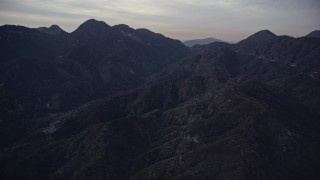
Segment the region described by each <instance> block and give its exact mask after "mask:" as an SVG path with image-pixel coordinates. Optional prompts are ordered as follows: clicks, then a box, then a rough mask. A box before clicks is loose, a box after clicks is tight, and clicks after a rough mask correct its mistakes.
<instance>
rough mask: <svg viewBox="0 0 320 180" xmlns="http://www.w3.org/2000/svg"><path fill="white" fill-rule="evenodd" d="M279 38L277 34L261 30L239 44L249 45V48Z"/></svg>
mask: <svg viewBox="0 0 320 180" xmlns="http://www.w3.org/2000/svg"><path fill="white" fill-rule="evenodd" d="M275 37H277V35H276V34H274V33H273V32H271V31H269V30H261V31H258V32H256V33H254V34H253V35H251V36H249V37H248V38H247V39H244V40H242V41H240V42H239V44H247V45H249V46H251V45H255V44H259V43H261V42H265V41H268V40H270V39H273V38H275Z"/></svg>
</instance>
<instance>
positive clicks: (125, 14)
mask: <svg viewBox="0 0 320 180" xmlns="http://www.w3.org/2000/svg"><path fill="white" fill-rule="evenodd" d="M319 17H320V0H139V1H138V0H0V25H3V24H19V25H24V26H28V27H39V26H50V25H52V24H58V25H59V26H60V27H62V28H63V29H64V30H66V31H69V32H71V31H73V30H75V29H76V28H77V27H78V26H79V25H80V24H81V23H83V22H84V21H85V20H87V19H90V18H95V19H97V20H102V21H105V22H106V23H108V24H109V25H115V24H128V25H129V26H131V27H133V28H140V27H143V28H148V29H150V30H152V31H155V32H159V33H162V34H164V35H166V36H169V37H172V38H176V39H181V40H186V39H193V38H203V37H215V38H219V39H223V40H227V41H238V40H241V39H243V38H245V37H246V36H248V35H250V34H252V33H254V32H256V31H259V30H262V29H269V30H271V31H273V32H274V33H276V34H278V35H282V34H287V35H291V36H295V37H298V36H303V35H305V34H307V33H309V32H311V31H313V30H315V29H320V21H319Z"/></svg>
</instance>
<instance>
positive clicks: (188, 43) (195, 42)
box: [183, 38, 224, 47]
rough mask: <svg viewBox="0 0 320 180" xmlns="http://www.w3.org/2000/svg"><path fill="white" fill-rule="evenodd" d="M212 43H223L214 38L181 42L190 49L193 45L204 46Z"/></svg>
mask: <svg viewBox="0 0 320 180" xmlns="http://www.w3.org/2000/svg"><path fill="white" fill-rule="evenodd" d="M213 42H224V41H222V40H220V39H216V38H204V39H192V40H187V41H183V44H184V45H186V46H188V47H192V46H195V45H206V44H210V43H213Z"/></svg>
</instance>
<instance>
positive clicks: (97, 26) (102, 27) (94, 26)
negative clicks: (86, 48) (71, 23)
mask: <svg viewBox="0 0 320 180" xmlns="http://www.w3.org/2000/svg"><path fill="white" fill-rule="evenodd" d="M110 28H111V27H110V26H109V25H108V24H107V23H105V22H103V21H97V20H95V19H89V20H87V21H85V22H84V23H82V24H81V25H80V26H79V27H78V28H77V29H76V30H75V31H73V32H72V34H75V35H79V34H84V35H95V34H101V33H105V32H107V31H108V30H109V29H110Z"/></svg>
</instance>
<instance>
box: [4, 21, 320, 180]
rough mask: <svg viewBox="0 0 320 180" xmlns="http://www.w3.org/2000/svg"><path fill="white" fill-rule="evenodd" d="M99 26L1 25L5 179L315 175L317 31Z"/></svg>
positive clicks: (318, 147)
mask: <svg viewBox="0 0 320 180" xmlns="http://www.w3.org/2000/svg"><path fill="white" fill-rule="evenodd" d="M98 24H99V23H98ZM101 25H102V26H103V27H102V28H101V29H104V30H102V33H101V34H100V33H99V34H91V32H90V33H88V34H87V35H89V36H90V37H87V36H86V35H85V37H82V36H83V34H82V33H76V35H75V34H73V35H72V34H69V35H68V34H67V35H55V36H52V35H49V34H46V33H42V32H39V31H36V30H34V29H28V28H27V29H25V28H18V29H16V30H15V31H12V30H14V29H15V28H13V27H10V28H13V29H10V28H9V29H10V31H7V30H6V28H8V27H5V28H4V27H0V46H1V49H2V50H3V49H5V50H6V53H5V54H4V53H2V54H1V56H3V57H6V58H3V60H2V61H0V63H1V66H0V73H1V74H0V103H1V104H0V105H1V107H5V108H4V109H0V176H1V178H2V179H5V180H6V179H24V180H25V179H27V180H28V179H30V180H31V179H88V178H89V179H216V180H223V179H266V180H267V179H293V180H300V179H310V180H317V179H319V177H320V173H319V172H320V163H319V162H320V153H319V152H320V134H319V132H320V131H319V130H320V122H319V119H320V108H319V107H320V104H319V102H320V94H319V92H320V91H319V89H320V81H319V80H320V77H319V76H318V73H319V72H320V63H319V61H318V60H319V57H320V51H319V45H320V40H319V39H317V38H308V37H302V38H292V37H287V36H276V35H275V34H273V33H271V32H270V31H260V32H257V33H255V34H253V35H252V36H250V37H249V38H247V39H245V40H243V41H241V42H239V43H237V44H227V43H218V42H217V43H211V44H208V45H202V46H194V47H191V48H188V47H186V46H184V45H183V44H182V43H181V42H180V41H177V40H173V39H170V38H167V37H165V36H163V35H160V34H157V33H153V32H151V31H149V30H135V29H132V28H130V27H129V26H126V25H118V26H112V27H110V28H109V27H108V28H107V29H106V28H105V25H103V24H101ZM110 31H111V32H112V33H114V34H109V33H110ZM84 34H86V33H84ZM9 35H10V37H11V38H12V37H14V38H13V39H11V38H9V39H10V41H8V37H9ZM12 35H15V36H12ZM26 37H27V38H26ZM53 42H55V43H53ZM45 44H47V46H48V45H52V46H49V47H46V46H44V45H45ZM59 45H60V46H59ZM16 47H19V48H16ZM46 48H48V49H46ZM39 51H45V52H46V53H40V52H39ZM13 52H14V56H13V55H12V53H13ZM40 108H43V109H40Z"/></svg>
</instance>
